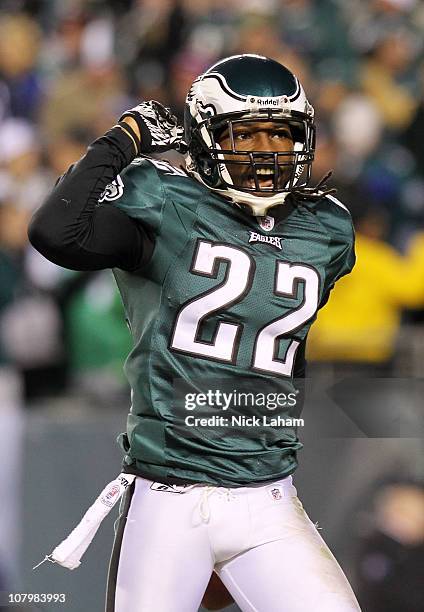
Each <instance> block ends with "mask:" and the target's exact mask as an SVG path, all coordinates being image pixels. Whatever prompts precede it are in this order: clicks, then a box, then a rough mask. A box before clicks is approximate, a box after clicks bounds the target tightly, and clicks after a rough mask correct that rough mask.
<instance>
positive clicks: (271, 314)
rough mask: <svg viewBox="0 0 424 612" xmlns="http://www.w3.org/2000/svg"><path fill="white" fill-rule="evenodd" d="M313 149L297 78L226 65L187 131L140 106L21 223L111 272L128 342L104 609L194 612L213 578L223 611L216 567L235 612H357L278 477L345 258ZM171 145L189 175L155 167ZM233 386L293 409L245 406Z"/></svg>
mask: <svg viewBox="0 0 424 612" xmlns="http://www.w3.org/2000/svg"><path fill="white" fill-rule="evenodd" d="M314 147H315V125H314V111H313V108H312V106H311V105H310V104H309V102H308V100H307V98H306V95H305V92H304V90H303V88H302V86H301V84H300V83H299V81H298V79H297V78H296V77H295V76H294V75H293V74H292V73H291V72H290V71H289V70H287V69H286V68H285V67H284V66H282V65H281V64H279V63H277V62H275V61H273V60H271V59H268V58H265V57H262V56H257V55H238V56H233V57H230V58H226V59H224V60H222V61H220V62H218V63H217V64H215V65H214V66H212V67H211V68H210V69H209V70H207V71H206V72H205V73H204V74H202V75H201V76H199V77H198V78H197V79H196V80H195V81H194V83H193V85H192V87H191V89H190V91H189V93H188V96H187V103H186V109H185V126H184V130H183V129H182V127H180V126H179V125H178V122H177V120H176V118H175V117H174V116H173V115H172V114H171V112H170V111H169V110H168V109H165V108H164V107H163V106H162V105H161V104H159V103H157V102H154V101H150V102H142V103H141V104H140V105H139V106H137V107H135V108H133V109H130V110H129V111H127V112H126V113H124V115H123V116H122V117H121V118H120V120H119V123H118V124H117V125H116V126H114V127H113V128H112V129H111V130H109V131H108V132H107V133H106V134H105V135H104V136H102V137H101V138H99V139H98V140H96V141H95V142H94V143H93V144H91V145H90V146H89V148H88V151H87V154H86V155H85V156H84V157H83V158H82V159H81V160H80V161H78V162H77V163H76V164H74V165H73V166H71V168H70V169H69V170H68V171H67V172H66V174H65V175H64V176H63V177H61V179H60V180H59V181H58V183H57V184H56V186H55V187H54V189H53V191H52V193H51V194H50V195H49V196H48V198H47V200H46V201H45V202H44V204H43V205H42V206H41V208H40V209H39V210H38V211H37V212H36V214H35V216H34V217H33V220H32V222H31V224H30V228H29V237H30V240H31V242H32V244H33V245H34V246H35V248H37V249H38V250H39V251H40V252H41V253H43V254H44V255H45V256H46V257H47V258H48V259H50V260H51V261H53V262H55V263H56V264H59V265H61V266H64V267H67V268H71V269H74V270H96V269H101V268H112V269H113V273H114V276H115V279H116V282H117V284H118V287H119V291H120V293H121V296H122V300H123V303H124V306H125V311H126V316H127V322H128V325H129V328H130V330H131V334H132V337H133V341H134V348H133V350H132V351H131V353H130V355H129V357H128V359H127V361H126V364H125V371H126V374H127V377H128V380H129V382H130V385H131V392H132V405H131V411H130V414H129V416H128V422H127V430H126V433H125V434H122V435H121V436H120V444H121V447H122V449H123V452H124V460H123V472H124V473H127V474H132V475H135V476H136V478H135V480H134V482H133V484H132V485H131V487H130V488H129V490H128V491H127V493H126V494H125V495H124V498H123V500H122V503H121V517H120V522H119V525H118V528H117V532H116V537H115V544H114V550H113V553H112V559H111V564H110V570H109V586H108V595H107V610H108V612H112V611H115V612H128V610H131V611H132V612H151V611H152V610H155V612H179V611H181V612H189V611H190V610H192V611H195V610H197V609H198V607H199V605H200V603H201V601H202V597H203V596H204V593H205V589H206V588H207V585H208V583H209V581H211V582H210V589H211V590H210V591H209V592H208V593H207V596H206V598H205V600H204V603H206V604H207V605H209V606H210V607H214V606H215V607H216V605H217V601H218V602H219V601H221V602H222V603H223V604H224V603H227V602H228V598H227V599H226V597H225V592H224V593H223V591H222V588H221V587H220V584H221V583H219V582H217V579H216V578H214V579H212V580H211V575H212V572H215V575H216V576H219V578H220V580H221V581H222V583H223V584H224V585H225V587H226V589H228V591H229V593H230V594H231V596H232V597H233V598H234V600H235V601H236V602H237V604H238V606H239V607H240V608H241V610H244V611H247V610H248V611H254V610H255V611H263V612H274V611H275V612H277V611H279V612H282V611H283V610H284V612H310V611H312V610H313V611H314V612H354V611H356V612H357V611H358V610H359V606H358V603H357V601H356V599H355V596H354V594H353V592H352V590H351V588H350V586H349V584H348V582H347V579H346V577H345V576H344V574H343V572H342V570H341V568H340V567H339V565H338V564H337V562H336V560H335V559H334V557H333V555H332V554H331V552H330V551H329V549H328V547H327V546H326V544H325V543H324V541H323V540H322V538H321V536H320V535H319V533H318V531H317V529H316V527H315V526H314V524H313V523H312V522H311V521H310V520H309V518H308V517H307V515H306V513H305V512H304V510H303V508H302V505H301V503H300V501H299V500H298V498H297V495H296V489H295V488H294V486H293V483H292V476H291V475H292V474H293V472H294V471H295V469H296V466H297V460H296V453H297V451H298V450H299V449H300V448H301V444H300V442H299V440H298V437H297V433H296V429H295V427H294V426H293V421H292V420H291V419H292V417H294V416H298V414H299V410H300V407H301V406H300V404H301V402H300V400H299V397H300V395H301V392H300V391H301V382H300V381H301V378H302V377H303V376H304V369H305V359H304V354H305V342H306V337H307V334H308V331H309V328H310V326H311V324H312V322H313V321H314V319H315V317H316V313H317V311H318V309H319V308H321V307H322V305H323V304H324V303H325V302H326V300H327V299H328V295H329V292H330V290H331V288H332V287H333V285H334V283H335V282H336V281H337V279H338V278H340V277H341V276H343V275H344V274H347V273H348V272H349V271H350V270H351V269H352V267H353V265H354V233H353V229H352V223H351V218H350V215H349V212H348V210H347V209H346V207H345V206H344V205H343V204H341V203H340V202H339V201H338V200H336V199H335V198H334V197H333V196H332V195H329V193H328V190H326V189H325V188H319V186H317V187H312V186H310V184H309V183H310V175H311V164H312V161H313V158H314ZM172 148H175V149H177V150H179V151H180V152H184V153H185V156H186V163H185V167H184V168H176V167H174V166H173V165H171V164H169V163H167V162H166V161H164V160H163V159H159V158H158V157H157V156H155V157H151V154H152V153H156V154H157V153H163V152H164V151H166V150H167V149H172ZM149 155H150V156H149ZM238 391H240V392H242V393H244V399H245V400H246V398H247V397H248V396H249V397H250V396H252V397H253V396H254V397H255V398H256V397H257V396H258V394H262V396H266V397H267V398H268V399H269V397H271V391H272V398H273V399H275V397H276V395H278V394H280V395H284V397H285V398H286V399H287V402H285V401H283V402H282V403H281V405H280V406H279V410H274V409H275V407H276V406H275V404H273V405H272V406H271V404H269V405H268V404H265V405H264V404H263V403H260V402H253V404H250V403H248V402H247V401H245V402H244V404H243V403H242V404H238V403H237V401H236V399H237V397H238V396H237V392H238ZM276 392H278V393H276ZM283 392H284V393H283ZM255 394H256V395H255ZM223 398H224V399H225V402H226V403H224V399H223ZM228 398H230V399H229V400H228ZM187 399H189V402H187ZM227 400H228V401H227ZM269 410H274V412H273V413H272V414H273V415H275V416H276V417H277V416H278V417H284V418H285V420H284V422H283V421H280V420H278V419H277V418H275V419H269V418H268V417H269V416H270V413H269ZM277 413H278V414H277ZM224 414H225V417H224V416H223V415H224ZM197 415H202V416H203V417H205V418H204V419H202V418H198V420H197V421H196V420H195V417H197ZM209 417H213V418H216V419H218V420H216V421H213V422H214V423H216V426H214V425H212V426H209V422H210V421H209V420H208V419H209ZM219 417H221V420H219ZM247 418H249V419H251V421H249V424H247V423H248V421H247V420H244V421H243V419H247ZM190 419H191V420H190ZM255 419H257V420H255ZM240 423H241V425H240ZM243 423H245V426H244V425H243ZM250 425H253V426H252V427H251V426H250ZM220 588H221V591H220ZM214 589H215V590H214ZM214 594H215V595H214ZM221 597H222V598H221ZM220 598H221V599H220Z"/></svg>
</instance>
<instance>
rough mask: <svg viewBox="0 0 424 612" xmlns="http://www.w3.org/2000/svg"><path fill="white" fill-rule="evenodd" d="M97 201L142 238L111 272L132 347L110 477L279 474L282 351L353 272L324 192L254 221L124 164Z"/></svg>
mask: <svg viewBox="0 0 424 612" xmlns="http://www.w3.org/2000/svg"><path fill="white" fill-rule="evenodd" d="M103 200H104V201H106V202H107V201H109V202H111V205H115V206H118V207H119V208H120V209H122V210H123V211H125V213H127V214H128V215H129V216H131V217H134V218H135V219H139V220H140V221H142V222H143V224H144V226H145V227H147V228H149V230H150V232H151V233H152V235H153V236H154V237H155V247H154V250H153V253H152V256H151V258H150V260H149V261H148V263H147V264H146V265H145V266H144V267H143V269H140V270H139V271H137V272H131V273H129V272H126V271H123V270H120V269H115V270H114V275H115V278H116V281H117V284H118V287H119V290H120V293H121V296H122V300H123V303H124V308H125V312H126V317H127V321H128V325H129V327H130V330H131V333H132V337H133V343H134V347H133V349H132V351H131V353H130V354H129V356H128V358H127V360H126V363H125V372H126V375H127V377H128V380H129V382H130V385H131V391H132V405H131V411H130V414H129V416H128V422H127V431H126V433H125V434H122V435H121V436H120V443H121V446H122V448H123V450H124V452H125V458H124V471H126V472H132V473H136V474H139V475H142V476H144V477H147V478H150V479H152V480H157V481H162V482H163V481H164V482H171V483H172V482H182V481H184V482H202V483H210V484H215V485H223V486H243V485H247V484H249V483H254V482H265V481H271V480H273V479H278V478H282V477H284V476H286V475H289V474H291V473H292V472H293V471H294V470H295V469H296V466H297V462H296V451H297V450H299V448H301V446H302V445H301V443H300V442H299V440H298V437H297V430H296V424H298V423H299V421H296V419H298V417H299V410H298V407H297V402H296V399H297V385H296V381H295V380H294V369H295V361H296V353H297V352H298V351H299V352H300V350H301V347H302V346H303V347H304V343H303V341H304V340H305V339H306V336H307V334H308V330H309V328H310V326H311V324H312V322H313V321H314V319H315V317H316V313H317V310H318V309H319V308H320V306H321V305H322V304H323V303H324V302H325V300H326V298H327V297H328V293H329V291H330V290H331V287H332V286H333V285H334V283H335V281H336V280H337V279H338V278H339V277H341V276H342V275H344V274H346V273H348V272H349V271H350V270H351V268H352V267H353V264H354V260H355V256H354V232H353V228H352V222H351V218H350V214H349V212H348V211H347V209H346V208H345V207H344V206H343V205H342V204H341V203H340V202H339V201H338V200H336V199H335V198H333V197H332V196H325V197H323V198H322V199H321V200H320V201H319V202H317V203H304V204H302V205H296V206H291V207H289V206H288V205H287V207H281V209H282V210H283V209H286V211H287V212H286V214H283V215H282V216H281V218H280V219H279V218H278V217H275V218H274V217H273V216H271V215H269V216H267V217H265V218H261V219H259V218H255V217H253V216H250V215H248V214H247V213H246V212H245V211H243V210H242V209H241V208H239V207H237V206H235V205H234V204H231V203H230V202H229V201H227V200H225V199H224V198H222V197H221V196H219V195H218V194H215V193H213V192H212V191H210V190H208V189H207V188H206V187H204V186H203V185H202V184H200V183H199V182H197V181H195V180H193V179H192V178H191V177H189V176H187V175H186V174H185V173H184V172H183V171H182V170H178V169H176V168H174V167H173V166H171V165H170V164H168V163H167V162H164V161H159V160H156V159H136V160H135V161H134V162H133V163H132V164H131V165H130V166H128V168H126V169H125V171H124V172H122V173H121V175H120V176H118V177H117V179H116V180H115V182H114V184H112V185H110V186H109V188H108V189H107V190H106V193H105V195H104V196H103ZM302 343H303V344H302ZM277 396H278V397H277ZM276 404H277V405H276Z"/></svg>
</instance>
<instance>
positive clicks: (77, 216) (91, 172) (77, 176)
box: [28, 127, 154, 271]
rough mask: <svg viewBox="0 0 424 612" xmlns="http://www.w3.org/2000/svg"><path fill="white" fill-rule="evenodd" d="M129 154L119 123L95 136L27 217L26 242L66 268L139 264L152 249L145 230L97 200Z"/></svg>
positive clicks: (129, 142) (132, 154)
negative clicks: (30, 217)
mask: <svg viewBox="0 0 424 612" xmlns="http://www.w3.org/2000/svg"><path fill="white" fill-rule="evenodd" d="M134 157H135V151H134V144H133V142H132V140H131V139H130V137H129V136H128V135H127V134H126V133H125V132H124V131H123V130H121V129H120V128H119V127H114V128H112V129H111V130H109V131H108V132H106V134H105V135H104V136H102V137H101V138H98V139H97V140H95V141H94V142H93V143H92V144H91V145H90V146H89V147H88V150H87V153H86V155H85V156H84V157H82V158H81V159H80V160H79V161H78V162H77V163H76V164H74V165H72V166H71V167H70V168H69V170H68V171H67V172H66V173H65V174H64V175H63V176H62V177H61V178H60V179H59V180H58V182H57V183H56V185H55V187H54V188H53V190H52V191H51V193H50V194H49V196H48V197H47V198H46V200H45V202H44V203H43V204H42V206H41V207H40V208H39V209H38V210H37V211H36V213H35V214H34V216H33V217H32V219H31V222H30V225H29V228H28V237H29V240H30V242H31V244H32V245H33V246H34V247H35V248H36V249H37V250H38V251H39V252H40V253H42V255H44V257H46V258H47V259H49V260H50V261H52V262H53V263H55V264H57V265H59V266H62V267H64V268H70V269H72V270H101V269H103V268H114V267H117V268H121V269H123V270H128V271H135V270H137V269H139V268H141V267H142V266H143V264H144V263H146V262H147V261H148V259H149V258H150V255H151V253H152V251H153V246H154V244H153V238H152V236H151V234H150V232H149V230H147V229H146V228H145V227H143V225H142V223H141V222H140V221H139V220H135V219H133V218H131V217H129V216H128V215H127V214H125V213H124V212H123V211H122V210H120V209H118V208H117V207H115V206H113V204H110V203H107V202H104V203H99V202H98V200H99V197H100V196H101V194H102V192H103V191H104V189H105V187H106V186H107V185H108V184H109V183H111V182H112V181H113V180H114V179H115V177H116V176H117V174H118V173H119V172H121V170H123V168H125V167H126V166H128V165H129V164H130V163H131V161H132V160H133V158H134Z"/></svg>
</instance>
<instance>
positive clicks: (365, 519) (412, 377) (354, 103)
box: [0, 0, 424, 612]
mask: <svg viewBox="0 0 424 612" xmlns="http://www.w3.org/2000/svg"><path fill="white" fill-rule="evenodd" d="M423 45H424V4H423V3H422V2H420V1H419V0H368V1H366V0H232V2H228V0H196V1H195V2H194V1H190V0H114V1H113V2H112V0H109V1H107V0H91V1H90V0H87V1H82V0H80V1H78V0H63V1H59V0H27V1H24V0H1V1H0V432H1V444H0V489H1V490H2V493H3V495H2V501H1V504H0V591H3V592H8V591H15V592H33V593H34V592H35V593H36V592H38V593H43V592H44V593H52V592H53V593H55V592H56V593H57V592H63V593H65V594H66V597H67V601H66V603H65V604H61V605H60V606H56V608H55V607H54V606H39V607H33V608H25V607H22V608H21V609H22V610H24V609H25V610H29V609H37V610H54V609H58V610H59V609H60V610H66V612H86V611H87V610H90V612H100V611H101V610H103V599H104V595H103V594H104V589H105V581H106V572H107V563H108V555H109V551H110V548H111V544H112V537H113V521H114V520H115V519H116V515H117V513H116V512H115V513H112V514H113V516H112V517H109V518H108V520H107V521H106V523H105V524H104V525H103V526H102V528H101V531H100V533H99V535H98V536H97V538H96V540H95V541H94V543H93V544H92V546H91V548H90V549H89V551H88V552H87V555H86V557H85V558H84V561H83V565H82V567H81V568H80V569H78V570H77V571H76V572H73V573H70V572H69V571H68V570H65V569H62V568H59V567H56V566H51V565H50V564H44V565H43V566H41V567H40V568H39V569H38V570H37V571H36V572H32V571H31V568H32V566H33V565H35V564H36V563H37V562H38V561H39V560H40V559H41V558H42V557H43V556H44V554H47V553H49V552H51V550H52V549H53V548H54V547H55V546H56V545H57V544H58V543H59V542H60V541H61V540H62V539H63V538H64V537H65V536H66V535H67V534H68V533H69V531H70V530H71V529H72V528H73V527H74V526H75V524H76V523H77V522H78V521H79V519H80V517H81V515H82V513H83V512H84V511H85V509H86V508H87V507H88V505H89V504H90V503H91V502H92V500H93V499H94V498H95V497H96V495H97V492H98V491H100V489H101V488H102V487H103V486H104V484H105V483H106V482H108V481H109V480H111V479H112V478H113V477H114V476H115V475H116V474H117V473H118V472H119V470H120V453H119V450H118V448H117V445H116V444H115V438H116V435H117V434H118V433H119V432H120V431H123V429H124V427H125V420H126V415H127V412H128V408H129V392H128V387H127V384H126V382H125V380H124V378H123V374H122V363H123V360H124V358H125V356H126V354H127V352H128V350H129V348H130V337H129V334H128V333H127V329H126V326H125V324H124V318H123V311H122V308H121V305H120V300H119V297H118V295H117V291H116V289H115V286H114V283H113V280H112V275H111V272H110V271H102V272H93V273H76V272H71V271H68V270H64V269H61V268H58V267H57V266H55V265H53V264H50V263H49V262H47V261H46V260H44V259H43V258H42V257H41V255H39V254H38V253H37V252H35V251H34V250H33V249H32V247H31V246H30V245H29V244H28V240H27V234H26V228H27V224H28V220H29V218H30V216H31V214H32V213H33V211H34V210H35V209H36V208H37V207H38V206H39V205H40V203H41V202H42V201H43V198H44V196H45V194H46V193H47V192H48V190H49V189H50V188H51V187H52V185H53V184H54V182H55V180H56V178H57V177H58V175H60V174H61V173H63V172H64V171H65V170H66V169H67V167H68V166H69V165H70V164H71V163H72V162H74V161H75V160H76V159H78V158H79V157H81V156H82V155H83V154H84V152H85V148H86V146H87V144H88V143H89V142H90V141H92V140H93V139H94V138H95V137H97V136H99V135H101V134H102V133H103V132H104V131H106V130H107V129H108V128H109V127H110V126H112V125H113V124H114V123H115V122H116V118H117V117H118V116H119V115H120V113H122V111H123V110H125V109H126V108H128V107H130V106H133V105H134V104H136V103H137V102H138V101H139V100H141V99H152V98H153V99H157V100H159V101H160V102H162V103H164V104H166V105H170V106H171V107H172V109H173V110H174V112H176V114H177V115H179V116H180V117H181V116H182V113H183V104H184V99H185V96H186V93H187V90H188V88H189V86H190V84H191V82H192V80H193V79H194V78H195V77H196V76H197V75H198V74H199V73H201V72H202V71H203V70H204V69H205V68H207V67H209V66H210V65H211V64H212V63H213V62H215V61H216V60H218V59H221V58H222V57H224V56H226V55H231V54H234V53H240V52H253V53H259V54H263V55H267V56H269V57H272V58H274V59H277V60H279V61H281V62H282V63H284V64H285V65H286V66H287V67H288V68H290V69H291V70H292V71H293V72H295V73H296V74H297V76H298V77H299V78H300V80H301V81H302V83H303V85H304V88H305V90H306V92H307V95H308V97H309V99H310V101H311V102H312V104H313V105H314V107H315V110H316V115H317V138H318V144H317V155H316V161H315V164H314V179H315V180H317V181H318V180H319V179H320V178H321V176H322V175H323V174H325V173H326V172H327V171H328V170H330V169H332V170H333V177H332V179H331V184H332V186H335V187H337V189H338V197H339V198H340V199H341V200H342V201H343V202H344V203H345V204H346V205H347V206H348V208H349V209H350V210H351V212H352V215H353V218H354V221H355V226H356V231H357V266H356V268H355V269H354V272H353V273H352V274H351V275H350V276H349V277H347V278H344V279H343V280H342V281H341V282H340V283H339V284H338V286H337V287H336V289H335V290H334V291H333V294H332V297H331V299H330V301H329V303H328V304H327V306H326V307H325V308H324V309H323V310H322V311H321V313H320V315H319V317H318V320H317V322H316V324H315V325H314V327H313V328H312V332H311V334H310V342H309V349H308V351H309V352H308V358H309V364H310V366H309V375H310V380H309V381H308V385H309V387H310V388H309V392H308V398H307V401H306V406H305V422H306V426H305V428H304V430H303V431H301V432H300V435H301V437H302V440H303V441H304V442H305V447H306V448H305V450H303V451H302V454H301V457H300V468H299V470H298V473H297V478H296V484H297V487H298V491H299V494H300V497H301V499H302V500H303V502H304V505H305V507H306V509H307V511H308V513H309V515H310V516H311V518H312V520H314V521H318V523H319V525H320V526H321V529H322V534H323V536H324V537H325V539H326V540H327V542H328V543H329V545H330V546H331V547H332V549H333V550H334V552H335V553H336V555H337V556H338V558H339V560H340V562H341V564H342V565H343V568H344V570H345V571H346V573H347V574H348V576H349V578H350V580H351V581H352V584H353V585H354V587H355V589H356V592H357V594H358V597H359V599H360V602H361V604H362V607H363V610H366V611H367V612H383V610H384V612H423V611H424V589H423V584H424V581H423V576H422V568H423V567H424V562H423V561H424V488H423V482H424V452H423V450H424V445H423V431H424V423H423V421H424V384H423V380H424V150H423V149H424V102H423V100H424V96H423V94H424V55H423ZM115 510H116V509H115ZM188 579H189V577H188ZM3 602H4V597H3ZM0 607H1V603H0ZM3 607H4V606H3ZM4 609H6V608H4ZM232 609H233V610H235V609H236V608H235V607H233V608H232ZM308 612H309V611H308Z"/></svg>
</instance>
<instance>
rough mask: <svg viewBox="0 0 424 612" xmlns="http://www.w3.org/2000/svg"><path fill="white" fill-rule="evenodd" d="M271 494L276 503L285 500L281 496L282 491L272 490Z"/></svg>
mask: <svg viewBox="0 0 424 612" xmlns="http://www.w3.org/2000/svg"><path fill="white" fill-rule="evenodd" d="M270 493H271V497H272V499H275V500H276V501H278V500H279V499H282V498H283V496H282V495H281V489H271V491H270Z"/></svg>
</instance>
